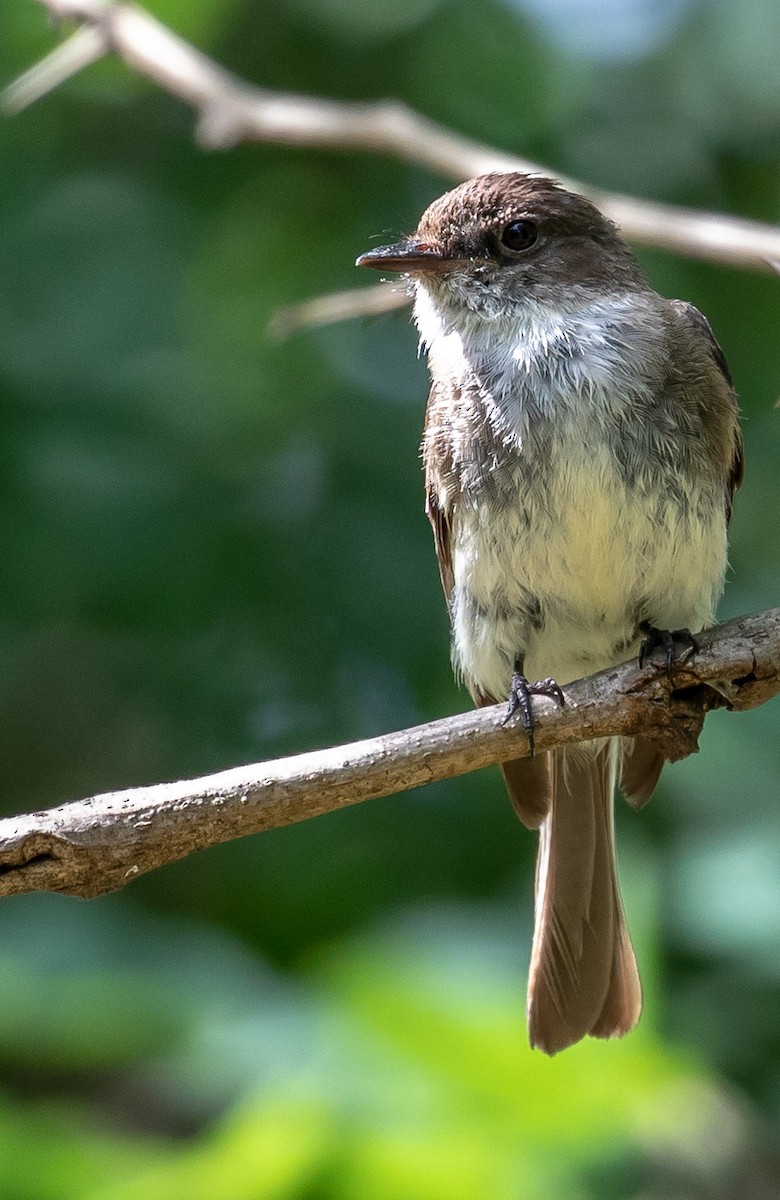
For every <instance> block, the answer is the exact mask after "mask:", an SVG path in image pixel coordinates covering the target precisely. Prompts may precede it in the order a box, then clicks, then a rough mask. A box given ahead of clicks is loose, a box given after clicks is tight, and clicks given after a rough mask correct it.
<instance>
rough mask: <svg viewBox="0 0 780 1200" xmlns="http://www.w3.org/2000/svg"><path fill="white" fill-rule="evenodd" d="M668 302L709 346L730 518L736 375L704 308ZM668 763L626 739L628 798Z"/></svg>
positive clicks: (715, 437) (735, 482)
mask: <svg viewBox="0 0 780 1200" xmlns="http://www.w3.org/2000/svg"><path fill="white" fill-rule="evenodd" d="M669 307H670V309H671V310H672V311H673V312H674V313H675V315H676V317H677V318H678V320H679V321H681V322H683V323H684V324H685V325H687V326H688V329H689V330H691V329H693V330H695V332H696V333H697V334H698V335H699V337H700V339H701V341H702V343H703V345H704V347H705V350H706V355H702V356H700V359H699V362H700V364H701V366H703V368H704V369H705V370H706V371H707V376H708V377H709V378H710V379H711V383H712V387H711V389H709V393H710V394H709V395H708V396H707V402H708V406H707V410H706V417H707V429H708V432H709V434H710V437H711V441H712V453H713V458H714V460H715V461H716V462H717V461H719V462H720V464H721V467H722V469H723V470H724V475H725V480H724V482H725V493H724V504H725V509H726V520H727V521H728V520H730V519H731V506H732V502H733V498H734V493H735V491H736V490H737V488H738V487H739V485H740V483H741V482H742V474H743V443H742V431H741V429H740V427H739V407H738V405H737V397H736V393H735V391H734V381H733V380H732V378H731V372H730V371H729V368H728V363H727V362H726V357H725V355H724V353H723V351H722V350H721V348H720V346H719V344H718V341H717V339H716V337H715V334H714V333H713V332H712V329H711V328H710V323H709V321H708V320H707V318H706V317H705V316H704V314H703V313H701V312H699V310H698V308H696V307H695V306H694V305H693V304H688V303H687V302H686V301H685V300H670V301H669ZM689 340H690V339H689ZM678 352H679V353H681V354H683V353H684V352H685V351H684V348H680V347H679V345H678ZM694 357H695V356H694ZM708 359H709V363H708V361H707V360H708ZM687 365H688V368H689V369H690V371H691V372H692V376H693V377H695V378H696V380H697V382H698V383H699V384H700V383H701V366H700V367H697V366H696V365H695V363H688V364H687ZM713 365H714V367H715V368H716V370H714V371H713V370H712V366H713ZM707 391H708V389H707V388H706V387H705V392H707ZM663 764H664V759H663V755H661V754H660V752H659V751H658V749H657V748H656V747H655V745H654V744H653V743H652V742H648V741H644V740H643V739H642V738H634V739H633V740H632V741H626V742H624V744H623V755H622V762H621V767H620V789H621V791H622V792H623V795H624V796H625V798H626V800H627V801H628V803H629V804H631V805H632V806H633V807H634V808H641V807H642V806H643V805H644V804H646V803H647V801H648V800H649V799H650V796H651V795H652V792H653V788H654V787H655V785H656V783H657V782H658V776H659V775H660V774H661V768H662V767H663Z"/></svg>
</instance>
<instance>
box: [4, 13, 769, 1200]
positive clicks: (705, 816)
mask: <svg viewBox="0 0 780 1200" xmlns="http://www.w3.org/2000/svg"><path fill="white" fill-rule="evenodd" d="M153 11H154V13H155V14H156V15H157V16H159V17H160V18H161V19H163V20H165V21H167V22H169V23H170V24H171V25H172V26H173V27H174V28H176V29H177V30H178V31H179V32H180V33H182V34H183V35H184V36H186V37H189V38H191V39H192V40H193V41H195V42H196V43H197V44H198V45H199V46H200V47H202V48H203V49H204V50H206V51H207V52H208V53H210V54H213V55H214V56H216V57H217V58H218V59H219V60H220V61H222V62H223V63H224V64H225V65H227V66H229V67H230V68H231V69H232V70H234V71H235V72H237V73H238V74H240V75H243V76H245V77H246V78H247V79H249V80H251V81H253V82H255V83H258V84H262V85H264V86H266V87H270V88H282V89H288V90H296V89H297V90H300V91H304V92H310V93H319V94H322V95H329V96H334V97H338V98H356V99H371V98H384V97H387V96H397V97H400V98H402V99H404V100H405V101H406V102H407V103H409V104H410V105H412V106H414V107H416V108H417V109H419V110H420V111H421V112H424V113H425V114H427V115H429V116H431V117H434V118H436V119H438V120H440V121H442V122H444V123H446V124H448V125H451V126H453V127H454V128H457V129H459V130H461V131H462V132H463V133H465V134H468V135H471V136H474V137H477V138H480V139H483V140H485V141H488V142H491V143H493V144H495V145H497V146H499V147H501V148H504V149H507V150H513V151H516V152H518V153H522V154H527V155H529V156H532V157H535V158H537V159H538V160H539V161H542V162H545V163H548V164H549V165H550V167H551V169H552V170H558V171H560V172H562V173H567V174H570V175H576V176H579V177H580V178H582V179H586V180H588V181H589V182H591V183H593V184H595V185H599V186H603V187H608V188H613V189H618V190H624V191H627V192H633V193H635V194H638V195H644V196H648V197H653V198H657V199H661V200H665V201H669V202H673V203H679V204H686V205H695V206H701V207H708V208H712V209H717V210H722V211H732V212H735V213H740V214H744V215H747V216H751V217H755V218H758V219H762V220H765V221H776V220H777V218H778V211H779V210H780V160H779V158H778V152H777V147H778V135H779V134H780V98H779V96H778V80H777V45H778V42H779V41H780V9H778V7H777V5H776V3H775V0H744V2H742V3H731V2H730V0H721V2H719V0H713V2H711V3H698V4H697V3H695V2H693V0H667V2H666V3H664V4H660V5H659V4H657V3H656V4H652V5H651V4H649V3H644V2H643V0H626V3H625V4H622V5H620V6H614V5H611V4H607V3H605V2H599V0H580V3H572V4H568V5H565V4H564V3H563V2H562V0H559V2H558V3H549V4H546V5H543V4H541V3H538V4H535V5H534V4H531V3H530V0H529V2H528V4H526V5H524V4H523V2H522V0H516V2H511V0H507V2H506V3H504V4H501V3H498V2H497V0H496V2H495V3H487V2H480V3H473V2H469V0H424V2H420V0H272V2H270V3H262V4H260V3H254V4H253V3H250V2H249V0H243V2H242V0H189V2H188V3H186V4H185V3H184V2H183V0H155V4H154V8H153ZM0 32H1V33H2V36H1V37H0V72H1V74H2V77H3V78H4V79H5V80H10V79H11V78H12V77H13V76H14V75H15V74H17V73H19V72H20V71H21V70H23V69H24V68H25V67H27V66H28V65H30V64H31V63H32V62H33V61H35V60H36V58H38V57H40V56H42V55H43V54H44V53H46V52H47V51H48V50H49V49H50V48H51V47H52V46H53V45H54V42H55V34H54V33H53V32H52V31H51V30H50V29H48V28H47V25H46V20H45V16H44V13H43V11H42V10H41V9H39V8H38V7H37V6H35V5H28V4H27V3H26V2H25V0H6V3H5V5H4V8H3V13H2V16H1V17H0ZM0 163H2V169H1V170H0V420H2V438H1V439H0V554H1V556H2V573H1V577H0V578H1V582H0V663H1V664H2V669H0V745H1V746H2V763H3V772H2V789H3V795H2V805H3V809H4V810H5V811H6V812H8V813H11V812H17V811H24V810H30V809H34V808H38V807H44V806H47V805H50V804H54V803H56V802H59V801H62V800H64V799H67V798H75V797H78V796H82V795H87V794H89V793H91V792H94V791H103V790H110V789H112V788H118V787H124V786H129V785H133V784H140V783H145V782H154V781H157V780H162V779H173V778H179V777H182V776H187V775H197V774H199V773H205V772H210V771H216V770H218V769H220V768H222V767H227V766H231V765H235V764H238V763H242V762H251V761H254V760H258V759H262V758H267V757H275V756H277V755H280V754H285V753H291V752H295V751H298V750H305V749H308V748H314V747H319V746H325V745H328V744H332V743H337V742H341V741H347V740H354V739H357V738H360V737H363V736H366V735H370V734H374V733H380V732H384V731H388V730H391V729H396V728H402V727H404V726H407V725H410V724H413V723H416V722H419V721H422V720H426V719H431V718H434V717H436V716H441V715H444V714H446V713H449V712H452V711H456V710H458V709H461V708H464V707H466V706H467V698H466V697H465V695H464V694H463V693H460V692H458V691H457V689H456V687H455V684H454V683H453V681H452V677H451V672H450V667H449V662H448V651H447V640H448V639H447V629H446V618H445V612H444V606H443V603H442V600H441V597H440V589H439V581H438V577H437V573H436V566H435V561H434V556H433V551H432V547H431V544H430V541H431V539H430V534H429V530H428V527H427V522H426V520H425V518H424V516H423V513H422V485H421V478H420V466H419V459H418V443H419V436H420V429H421V423H422V413H423V405H424V399H425V393H426V375H425V369H424V366H423V364H422V363H421V362H420V361H418V360H417V358H416V346H415V337H414V333H413V331H412V329H411V328H410V326H409V324H408V319H407V315H406V314H405V313H401V314H398V315H396V316H392V317H387V318H383V319H381V320H376V321H373V322H355V323H352V324H345V325H341V326H335V327H333V328H329V329H325V330H320V331H317V332H311V333H309V334H305V335H301V336H298V337H297V338H295V339H293V340H291V341H288V342H285V343H283V342H279V341H274V340H273V339H272V338H270V337H269V335H268V333H267V326H268V322H269V321H270V319H271V318H272V316H273V315H274V313H275V312H276V311H277V310H278V309H279V308H280V307H281V306H284V305H287V304H290V303H294V302H295V301H297V300H301V299H304V298H306V297H308V296H311V295H316V294H317V293H320V292H323V291H328V290H331V289H340V288H344V287H350V286H353V285H356V284H357V283H359V282H361V280H360V279H359V278H358V277H357V273H356V272H355V271H354V269H353V266H352V264H353V262H354V258H355V256H356V254H358V253H359V252H360V251H362V250H364V249H367V248H369V247H370V246H372V245H375V244H377V242H378V241H381V240H382V239H386V238H392V237H394V236H395V235H397V234H398V233H399V232H402V231H404V230H408V229H409V228H411V227H412V226H413V225H414V223H415V222H416V218H417V216H418V214H419V212H420V211H421V210H422V208H424V207H425V205H426V204H427V203H428V202H429V201H430V200H431V199H433V198H434V197H435V196H436V195H438V194H439V193H440V192H441V191H442V190H444V188H445V187H446V186H448V185H449V184H450V182H451V181H450V180H445V179H442V178H437V177H435V176H434V175H432V174H428V173H426V172H424V171H421V170H419V169H416V168H411V167H408V166H405V165H402V164H399V163H397V162H395V161H393V160H391V159H390V158H384V157H379V156H369V155H361V154H352V155H346V154H338V153H326V152H312V151H309V150H305V149H299V150H292V149H285V148H273V147H257V146H251V147H241V148H238V149H235V150H233V151H232V152H230V153H222V154H207V153H205V152H203V151H200V150H198V149H197V148H196V146H195V144H194V139H193V117H192V114H191V113H190V112H189V111H188V110H186V109H185V108H184V107H183V106H182V105H180V104H179V103H178V102H176V101H174V100H173V99H171V98H170V97H168V96H166V95H165V94H163V93H162V92H160V91H159V90H157V89H156V88H155V87H154V86H153V85H152V84H151V83H148V82H146V81H143V80H140V79H138V78H137V77H135V76H133V75H132V74H131V72H130V71H129V70H128V69H127V68H125V67H124V66H123V65H121V64H118V63H115V62H106V63H101V64H100V65H98V66H96V67H93V68H92V69H91V70H90V71H88V72H85V73H83V74H82V75H80V76H79V77H78V78H76V79H75V80H74V81H72V82H71V83H69V84H68V85H67V86H66V87H63V88H61V89H59V90H58V91H56V92H55V93H54V94H53V95H51V96H49V97H47V98H46V99H45V100H43V101H42V102H40V103H39V104H38V105H36V106H35V107H34V108H32V109H30V110H29V111H27V112H25V113H23V114H22V115H20V116H18V117H16V118H14V119H13V120H10V121H9V120H6V121H4V122H3V123H2V125H0ZM640 257H641V258H642V261H643V263H644V264H645V266H646V267H647V269H648V271H649V272H650V274H651V276H652V278H653V280H654V282H655V284H656V286H657V287H658V288H659V290H661V291H662V292H664V293H665V294H667V295H670V296H680V297H684V298H686V299H689V300H692V301H693V302H694V303H695V304H697V305H698V306H699V307H700V308H702V309H703V310H704V311H705V312H706V313H707V314H708V316H709V317H710V320H711V322H712V324H713V326H714V328H715V331H716V333H717V335H718V337H719V339H720V341H721V342H722V345H723V348H724V351H725V353H726V355H727V358H728V360H729V362H730V365H731V368H732V371H733V374H734V376H735V379H736V381H737V386H738V390H739V394H740V400H741V404H742V406H743V409H744V413H745V440H746V446H747V474H746V482H745V486H744V488H743V491H742V493H741V494H740V495H739V497H738V500H737V505H736V510H735V517H734V521H733V525H732V552H731V561H732V568H733V569H732V571H731V573H730V577H729V581H728V585H727V590H726V595H725V597H724V601H723V604H722V609H721V612H722V614H723V615H734V614H738V613H743V612H750V611H755V610H758V609H761V608H765V607H768V606H770V605H772V604H774V603H776V602H777V596H778V583H779V582H780V567H779V566H778V543H779V541H780V532H779V531H778V519H777V512H778V502H777V468H776V462H777V456H778V449H779V448H780V415H779V414H778V413H777V412H776V411H775V408H774V404H775V400H776V398H777V395H778V391H779V390H780V348H779V343H778V334H777V330H778V294H779V293H778V286H779V285H778V282H777V280H776V279H773V278H771V277H769V276H759V275H755V274H749V273H741V272H738V271H736V270H730V269H726V268H718V267H715V266H706V265H703V264H701V263H694V262H691V261H688V260H684V259H680V258H675V257H672V256H667V255H662V254H661V253H650V252H646V251H642V252H640ZM364 282H371V281H369V280H366V281H364ZM779 731H780V708H779V707H778V705H777V704H776V703H775V704H770V705H767V706H765V707H764V708H762V709H761V710H759V711H756V712H754V713H751V714H749V715H745V716H738V717H735V716H729V715H727V714H715V715H713V716H712V717H711V718H710V719H709V721H708V724H707V729H706V731H705V734H704V737H703V738H702V753H701V755H700V756H698V757H697V758H696V759H692V760H689V761H687V762H686V763H684V764H682V765H680V766H676V767H674V768H671V769H668V770H667V772H666V773H665V776H664V780H663V783H662V786H661V788H660V789H659V792H658V794H657V796H656V798H655V800H654V801H653V804H652V805H651V806H650V808H648V809H647V810H646V811H645V812H643V813H642V814H640V815H636V814H632V813H629V812H627V811H620V812H619V817H618V820H619V840H620V848H621V868H622V878H623V882H624V891H625V893H626V899H627V904H628V908H629V912H630V917H631V924H632V929H633V931H634V933H635V940H636V942H637V946H638V953H639V957H640V962H641V966H642V973H643V979H644V982H645V989H646V995H647V999H646V1010H645V1015H644V1016H643V1019H642V1023H641V1026H640V1028H639V1030H638V1031H637V1032H636V1033H635V1034H633V1035H632V1036H631V1037H630V1038H628V1039H626V1040H625V1041H624V1042H622V1043H620V1044H614V1045H607V1044H598V1043H587V1044H584V1045H582V1046H580V1047H578V1048H576V1049H574V1050H572V1051H569V1052H567V1053H566V1054H564V1055H563V1056H562V1057H560V1058H559V1059H556V1060H554V1061H552V1062H550V1061H548V1060H546V1059H544V1058H543V1057H542V1056H541V1055H538V1054H532V1053H531V1052H530V1051H529V1050H528V1049H527V1046H526V1034H525V1030H524V1024H523V1015H522V1008H523V999H522V992H523V984H524V978H525V970H526V963H527V958H528V950H529V940H530V925H531V921H530V904H531V889H532V869H533V867H532V864H533V854H534V839H533V838H532V837H531V836H530V835H528V834H527V833H526V832H525V831H523V829H522V828H521V827H520V826H519V824H518V823H517V822H516V820H515V818H514V816H513V814H512V813H511V811H510V808H509V805H508V803H507V801H506V799H505V796H504V795H503V793H502V789H501V785H500V781H499V778H498V774H497V773H496V772H492V771H488V772H483V773H480V774H478V775H475V776H473V777H468V778H463V779H459V780H456V781H453V782H451V783H447V784H442V785H439V786H435V787H430V788H427V789H425V790H422V791H420V792H416V793H413V794H409V795H403V796H397V797H393V798H391V799H387V800H380V801H375V802H373V803H371V804H367V805H365V806H362V807H358V808H356V809H353V810H350V811H346V812H343V813H340V814H336V815H332V816H328V817H325V818H321V819H318V820H316V821H311V822H308V823H305V824H303V825H299V826H294V827H291V828H289V829H285V830H279V831H275V832H272V833H267V834H264V835H262V836H259V837H256V838H253V839H250V840H247V841H243V842H239V843H235V844H232V845H228V846H224V847H222V848H220V849H217V850H214V851H211V852H209V853H206V854H201V855H198V856H196V857H195V858H193V859H191V860H189V861H186V862H183V863H180V864H178V865H176V866H174V867H171V868H169V869H167V870H163V871H160V872H158V873H156V874H154V875H152V876H150V877H146V878H144V879H142V880H140V881H139V882H138V883H136V884H134V885H133V887H132V888H130V889H129V890H128V891H127V892H126V893H123V894H121V895H119V896H116V897H111V898H107V899H102V900H97V901H94V902H91V903H89V904H86V903H82V902H78V901H75V900H67V899H62V898H57V897H50V896H33V897H26V898H19V899H15V900H8V901H4V902H3V906H2V917H1V918H0V1196H2V1197H3V1198H4V1200H5V1198H6V1197H7V1198H8V1200H76V1198H78V1200H82V1198H84V1197H87V1198H90V1200H131V1198H137V1200H158V1198H159V1200H179V1198H181V1200H266V1198H267V1197H271V1198H274V1200H275V1198H280V1200H281V1198H288V1197H289V1198H290V1200H331V1198H332V1200H477V1198H478V1200H485V1198H488V1197H489V1198H490V1200H505V1198H506V1200H526V1198H529V1200H530V1198H536V1197H539V1196H556V1197H558V1196H560V1197H563V1198H565V1200H579V1198H582V1200H586V1198H594V1200H596V1198H599V1200H600V1198H602V1197H603V1198H609V1197H613V1196H614V1197H637V1198H639V1197H642V1198H643V1200H660V1198H661V1197H669V1198H672V1197H674V1198H678V1197H682V1196H683V1195H684V1196H685V1197H686V1198H688V1197H693V1198H702V1200H705V1198H707V1200H710V1198H712V1200H730V1198H731V1197H732V1196H733V1197H737V1196H739V1197H740V1198H744V1197H747V1198H748V1200H751V1198H753V1197H762V1198H763V1197H770V1196H775V1195H776V1194H777V1191H778V1189H779V1188H780V1163H779V1162H778V1158H777V1156H776V1132H777V1128H778V1118H779V1117H780V805H778V798H779V796H778V792H779V790H780V789H779V787H778V779H779V778H780V744H779V742H780V739H779V738H778V732H779Z"/></svg>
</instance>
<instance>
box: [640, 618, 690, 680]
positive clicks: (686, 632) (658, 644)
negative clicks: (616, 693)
mask: <svg viewBox="0 0 780 1200" xmlns="http://www.w3.org/2000/svg"><path fill="white" fill-rule="evenodd" d="M639 629H640V631H641V632H642V633H643V634H644V635H645V639H644V641H643V642H642V645H641V646H640V647H639V666H640V669H641V668H642V667H644V665H645V663H647V662H649V660H650V659H651V658H652V656H653V654H654V653H655V651H656V650H658V649H662V650H663V651H664V662H665V663H666V674H667V675H669V676H670V677H671V674H672V664H673V663H674V661H675V659H677V661H678V662H680V663H687V662H688V660H689V659H690V658H692V657H693V655H694V654H698V652H699V643H698V642H697V641H696V638H695V637H694V636H693V634H692V633H691V631H690V629H656V627H655V625H651V624H650V622H649V621H642V623H641V624H640V626H639Z"/></svg>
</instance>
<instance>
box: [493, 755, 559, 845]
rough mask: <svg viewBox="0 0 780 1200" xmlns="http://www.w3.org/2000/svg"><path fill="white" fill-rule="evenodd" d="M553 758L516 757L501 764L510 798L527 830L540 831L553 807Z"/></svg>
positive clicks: (544, 756)
mask: <svg viewBox="0 0 780 1200" xmlns="http://www.w3.org/2000/svg"><path fill="white" fill-rule="evenodd" d="M551 759H552V756H551V755H550V754H537V755H536V757H535V758H515V759H513V760H512V761H511V762H505V763H502V764H501V770H502V771H503V772H504V779H505V781H506V790H507V791H508V792H509V799H510V800H511V801H512V804H513V805H514V808H515V812H516V813H517V815H518V817H519V818H520V820H521V821H522V822H523V824H524V825H525V827H526V829H538V828H539V826H540V825H541V823H542V821H544V819H545V817H546V816H547V814H548V813H549V811H550V806H551V804H552V761H551Z"/></svg>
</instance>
